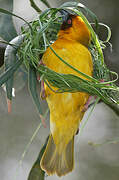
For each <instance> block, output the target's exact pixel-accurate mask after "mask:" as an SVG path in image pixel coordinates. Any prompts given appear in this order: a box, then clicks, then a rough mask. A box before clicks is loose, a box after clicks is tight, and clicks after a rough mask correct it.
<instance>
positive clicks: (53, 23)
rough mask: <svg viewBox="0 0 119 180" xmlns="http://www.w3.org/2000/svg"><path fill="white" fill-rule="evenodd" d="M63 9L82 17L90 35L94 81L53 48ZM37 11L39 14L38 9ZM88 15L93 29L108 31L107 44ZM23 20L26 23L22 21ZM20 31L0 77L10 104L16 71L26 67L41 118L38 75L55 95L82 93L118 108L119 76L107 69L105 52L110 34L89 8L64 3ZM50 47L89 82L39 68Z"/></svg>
mask: <svg viewBox="0 0 119 180" xmlns="http://www.w3.org/2000/svg"><path fill="white" fill-rule="evenodd" d="M35 9H36V7H35ZM61 9H64V10H67V11H70V12H71V13H74V14H77V15H79V16H81V17H82V19H83V20H84V22H85V23H86V25H87V26H88V28H89V30H90V32H91V43H90V46H89V50H90V52H91V54H92V57H93V65H94V72H93V77H90V76H88V75H86V74H84V73H82V72H80V71H79V70H78V69H75V68H74V67H72V66H71V65H70V64H68V63H67V62H66V61H65V59H62V58H61V57H59V56H58V54H57V53H56V52H55V51H54V50H53V48H52V47H51V46H50V45H51V44H52V43H53V42H54V41H55V40H56V39H57V33H58V31H59V29H60V25H61V23H62V17H61V14H60V13H59V10H61ZM36 10H37V11H38V8H37V9H36ZM0 11H1V12H2V13H6V14H10V15H14V14H12V13H10V12H8V11H6V10H3V9H0ZM39 12H40V10H39ZM86 15H87V17H91V18H92V20H93V26H95V29H96V30H97V29H98V26H100V25H103V26H105V27H106V28H107V30H108V36H107V40H105V41H101V40H99V38H98V36H97V34H96V33H95V32H94V29H93V28H92V24H91V23H90V22H89V21H88V20H87V18H86ZM15 16H17V15H15ZM17 17H18V16H17ZM20 18H21V17H20ZM21 19H22V20H23V18H21ZM24 21H25V20H24ZM21 30H22V35H20V36H18V37H16V38H15V39H14V40H12V41H11V42H10V43H9V46H8V47H7V49H6V53H5V72H4V74H2V75H1V77H0V85H2V84H3V83H5V82H6V89H7V97H8V99H9V100H11V99H12V88H13V80H14V73H15V71H16V70H17V68H19V66H20V65H21V64H23V63H24V64H25V70H26V71H27V73H28V76H29V90H30V92H31V95H32V97H33V100H34V102H35V104H36V106H37V108H38V111H39V113H40V114H42V110H41V106H40V101H39V97H38V94H37V91H36V84H37V74H38V73H39V74H40V77H41V79H42V80H44V82H45V83H46V84H47V85H48V86H49V88H51V89H52V86H53V87H56V88H57V90H56V93H63V92H79V91H82V92H86V93H89V94H90V95H94V96H98V97H100V99H101V100H102V101H104V102H105V103H106V104H109V105H112V104H113V103H115V104H117V105H118V104H119V87H117V86H116V85H115V84H114V83H115V81H117V79H118V75H117V73H115V72H112V71H110V70H109V69H108V68H107V66H106V65H105V62H104V57H103V51H102V50H103V49H104V48H106V44H107V43H109V40H110V37H111V31H110V28H109V27H108V26H106V25H104V24H101V23H98V20H97V17H96V16H95V14H93V13H92V12H91V11H90V10H89V9H88V8H87V7H85V6H84V5H82V4H81V3H76V2H68V3H64V4H63V5H62V6H60V7H59V8H48V9H46V10H45V11H43V12H41V13H39V14H38V18H37V19H36V20H34V21H32V22H30V23H28V22H26V21H25V25H24V26H23V27H22V28H21ZM48 47H50V48H51V50H52V51H53V53H54V54H55V55H56V56H57V57H58V58H59V61H62V62H63V63H65V64H66V66H69V67H70V68H72V69H74V70H75V71H77V72H78V73H79V74H80V75H82V76H83V77H86V79H87V80H84V79H82V78H81V77H78V76H75V75H71V74H60V73H56V72H54V71H53V70H51V69H49V68H48V67H46V66H43V65H39V64H40V63H39V62H40V60H41V57H42V55H43V53H44V52H45V51H46V49H47V48H48ZM54 66H55V64H54ZM40 82H41V81H40ZM52 90H53V89H52Z"/></svg>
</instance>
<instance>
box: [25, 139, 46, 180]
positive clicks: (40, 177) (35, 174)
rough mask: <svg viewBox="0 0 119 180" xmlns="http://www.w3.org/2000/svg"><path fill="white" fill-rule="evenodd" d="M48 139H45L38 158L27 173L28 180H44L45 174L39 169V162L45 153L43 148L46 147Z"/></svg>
mask: <svg viewBox="0 0 119 180" xmlns="http://www.w3.org/2000/svg"><path fill="white" fill-rule="evenodd" d="M48 138H49V137H47V139H46V142H45V144H44V146H43V147H42V149H41V151H40V153H39V155H38V158H37V160H36V162H35V163H34V165H33V167H32V169H31V171H30V173H29V177H28V180H44V176H45V172H44V171H43V170H42V169H41V167H40V161H41V158H42V155H43V153H44V151H45V148H46V145H47V142H48Z"/></svg>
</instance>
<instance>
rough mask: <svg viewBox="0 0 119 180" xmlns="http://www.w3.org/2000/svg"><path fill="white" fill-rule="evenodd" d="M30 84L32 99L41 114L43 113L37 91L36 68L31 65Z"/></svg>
mask: <svg viewBox="0 0 119 180" xmlns="http://www.w3.org/2000/svg"><path fill="white" fill-rule="evenodd" d="M28 85H29V91H30V94H31V96H32V99H33V101H34V104H35V105H36V107H37V110H38V112H39V114H40V115H43V112H42V108H41V104H40V101H39V96H38V93H37V76H36V69H35V68H34V67H33V66H31V65H29V72H28Z"/></svg>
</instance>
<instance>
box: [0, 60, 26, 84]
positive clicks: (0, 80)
mask: <svg viewBox="0 0 119 180" xmlns="http://www.w3.org/2000/svg"><path fill="white" fill-rule="evenodd" d="M22 62H23V61H22V60H17V61H16V63H15V64H14V65H13V66H11V67H10V68H8V69H7V70H6V71H5V72H4V73H2V74H1V75H0V87H1V86H2V85H3V84H4V83H5V82H6V81H7V80H8V79H9V78H10V77H11V76H12V75H13V74H14V73H15V71H16V70H17V69H18V68H19V66H20V65H21V64H22Z"/></svg>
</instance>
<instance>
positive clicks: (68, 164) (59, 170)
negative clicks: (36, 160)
mask: <svg viewBox="0 0 119 180" xmlns="http://www.w3.org/2000/svg"><path fill="white" fill-rule="evenodd" d="M40 165H41V168H42V169H43V170H44V171H46V173H47V174H48V175H53V174H55V173H56V174H57V175H58V176H63V175H65V174H67V173H68V172H70V171H72V170H73V167H74V138H73V139H72V140H71V141H70V142H69V143H68V145H67V146H66V148H65V149H62V152H59V148H58V147H56V145H55V143H54V140H53V137H52V135H50V137H49V140H48V144H47V147H46V150H45V152H44V154H43V157H42V159H41V162H40Z"/></svg>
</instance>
